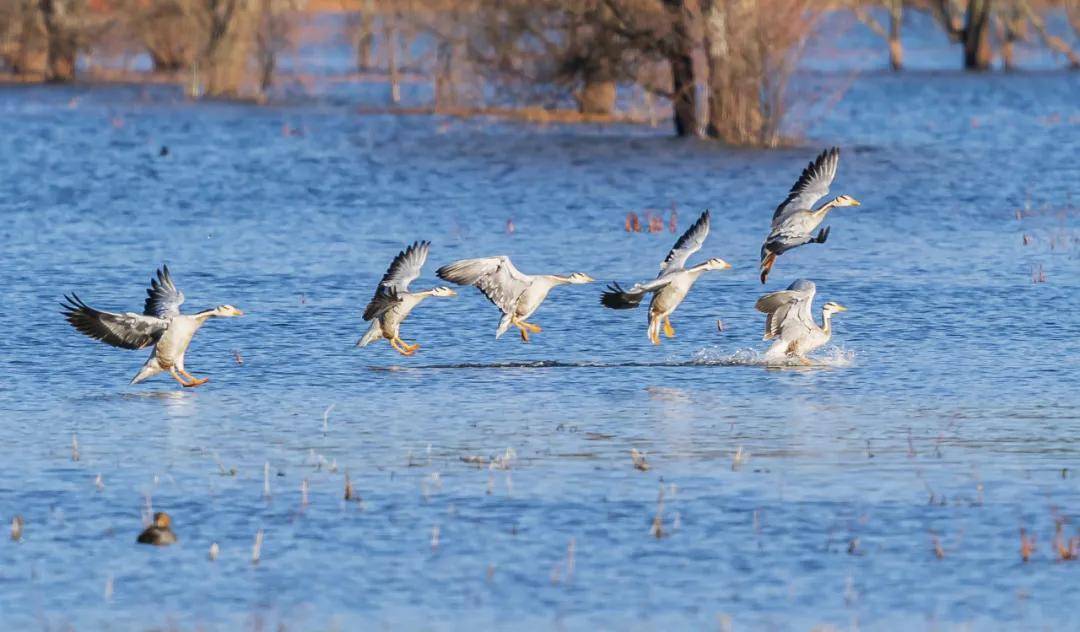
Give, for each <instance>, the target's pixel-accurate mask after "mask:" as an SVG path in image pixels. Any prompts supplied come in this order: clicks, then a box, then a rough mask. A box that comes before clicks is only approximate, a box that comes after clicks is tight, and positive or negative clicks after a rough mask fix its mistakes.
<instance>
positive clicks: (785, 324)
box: [754, 279, 817, 340]
mask: <svg viewBox="0 0 1080 632" xmlns="http://www.w3.org/2000/svg"><path fill="white" fill-rule="evenodd" d="M816 292H817V286H815V285H814V282H813V281H808V280H806V279H799V280H798V281H795V282H794V283H792V284H791V285H790V286H788V289H786V290H781V291H779V292H771V293H769V294H766V295H765V296H762V297H761V298H759V299H758V300H757V303H755V304H754V308H755V309H757V310H758V311H759V312H764V313H765V336H764V338H763V339H764V340H770V339H772V338H775V337H777V336H780V335H783V334H784V333H785V330H794V329H800V330H801V329H802V328H807V329H809V328H810V326H811V325H813V322H814V321H813V318H812V316H811V314H810V308H811V305H812V304H813V302H814V294H815V293H816Z"/></svg>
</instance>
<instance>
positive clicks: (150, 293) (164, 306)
mask: <svg viewBox="0 0 1080 632" xmlns="http://www.w3.org/2000/svg"><path fill="white" fill-rule="evenodd" d="M183 303H184V293H183V292H181V291H180V290H178V289H177V288H176V284H175V283H173V280H172V275H171V274H169V266H166V265H163V266H161V269H160V270H158V271H157V278H156V279H155V278H151V279H150V287H148V288H147V289H146V303H145V304H144V305H143V314H145V315H146V316H156V317H158V318H164V319H166V320H168V319H169V318H173V317H174V316H179V315H180V306H181V305H183Z"/></svg>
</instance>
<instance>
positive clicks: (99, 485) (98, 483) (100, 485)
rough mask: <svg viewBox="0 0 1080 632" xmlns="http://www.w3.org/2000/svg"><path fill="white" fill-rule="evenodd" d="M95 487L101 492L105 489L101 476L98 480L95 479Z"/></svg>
mask: <svg viewBox="0 0 1080 632" xmlns="http://www.w3.org/2000/svg"><path fill="white" fill-rule="evenodd" d="M94 487H96V488H97V490H98V491H99V492H100V491H102V490H104V489H105V481H103V480H102V479H101V474H98V475H97V478H95V479H94Z"/></svg>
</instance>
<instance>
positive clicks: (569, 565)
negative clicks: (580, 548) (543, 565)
mask: <svg viewBox="0 0 1080 632" xmlns="http://www.w3.org/2000/svg"><path fill="white" fill-rule="evenodd" d="M576 547H577V543H576V542H575V541H574V538H570V543H569V544H567V545H566V559H565V560H563V561H562V562H556V563H555V565H554V566H552V567H551V583H552V584H558V583H559V582H560V581H563V582H564V583H567V584H569V583H570V580H571V579H573V577H574V564H575V562H574V551H575V549H576ZM564 569H565V570H566V575H565V577H564V576H562V573H563V570H564Z"/></svg>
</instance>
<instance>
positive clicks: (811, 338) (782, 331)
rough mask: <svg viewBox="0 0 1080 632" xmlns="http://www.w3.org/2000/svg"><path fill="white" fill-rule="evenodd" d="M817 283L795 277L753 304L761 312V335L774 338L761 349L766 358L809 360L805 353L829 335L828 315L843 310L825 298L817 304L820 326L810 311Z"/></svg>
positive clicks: (816, 346) (767, 359) (830, 328)
mask: <svg viewBox="0 0 1080 632" xmlns="http://www.w3.org/2000/svg"><path fill="white" fill-rule="evenodd" d="M816 291H817V286H815V285H814V282H813V281H807V280H806V279H799V280H798V281H795V282H794V283H792V284H791V285H790V286H788V289H786V290H781V291H779V292H772V293H769V294H766V295H765V296H762V297H761V298H759V299H758V300H757V303H755V304H754V307H755V308H757V310H758V311H759V312H763V313H764V314H765V337H764V338H763V340H775V341H776V342H774V343H773V344H772V346H771V347H769V350H768V351H766V352H765V360H766V361H770V362H776V361H783V360H788V359H796V360H798V361H799V362H801V363H803V364H809V363H810V361H809V360H807V359H806V354H808V353H810V352H811V351H814V350H815V349H818V348H819V347H821V346H822V345H824V344H825V343H826V342H828V341H829V339H830V338H832V315H833V314H835V313H837V312H844V311H847V308H846V307H844V306H843V305H840V304H839V303H834V302H832V301H829V302H828V303H825V305H824V306H822V308H821V322H822V324H821V326H818V324H817V323H816V322H814V317H813V315H812V314H811V313H810V311H811V309H812V308H813V302H814V293H815V292H816Z"/></svg>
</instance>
